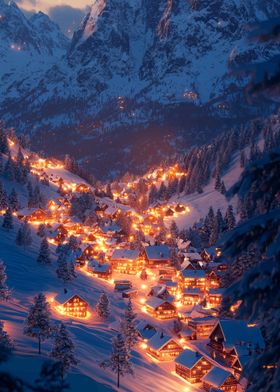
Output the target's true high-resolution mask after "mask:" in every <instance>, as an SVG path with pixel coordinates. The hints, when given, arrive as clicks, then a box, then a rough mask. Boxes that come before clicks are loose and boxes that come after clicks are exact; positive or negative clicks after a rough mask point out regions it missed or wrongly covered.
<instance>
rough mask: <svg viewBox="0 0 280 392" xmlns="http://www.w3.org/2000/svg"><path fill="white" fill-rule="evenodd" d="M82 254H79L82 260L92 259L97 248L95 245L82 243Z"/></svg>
mask: <svg viewBox="0 0 280 392" xmlns="http://www.w3.org/2000/svg"><path fill="white" fill-rule="evenodd" d="M80 249H81V255H80V256H79V258H80V259H82V260H90V259H91V258H92V257H93V256H94V255H95V253H96V252H95V249H94V246H93V245H89V244H81V246H80Z"/></svg>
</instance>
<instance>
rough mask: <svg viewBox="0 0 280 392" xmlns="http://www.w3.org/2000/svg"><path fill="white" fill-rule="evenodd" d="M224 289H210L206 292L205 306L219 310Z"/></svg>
mask: <svg viewBox="0 0 280 392" xmlns="http://www.w3.org/2000/svg"><path fill="white" fill-rule="evenodd" d="M224 292H225V289H221V288H219V289H212V288H210V289H209V290H208V293H207V296H206V301H207V306H208V307H210V308H219V307H220V306H221V304H222V300H223V295H224Z"/></svg>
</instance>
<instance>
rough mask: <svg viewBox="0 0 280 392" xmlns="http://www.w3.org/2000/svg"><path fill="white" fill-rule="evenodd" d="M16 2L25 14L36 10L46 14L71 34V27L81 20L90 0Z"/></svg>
mask: <svg viewBox="0 0 280 392" xmlns="http://www.w3.org/2000/svg"><path fill="white" fill-rule="evenodd" d="M16 2H17V3H18V5H19V7H20V8H21V9H22V10H23V11H25V13H26V14H31V13H33V12H38V11H42V12H44V13H46V14H48V15H49V16H50V17H51V19H52V20H54V21H55V22H56V23H57V24H58V25H59V26H60V27H61V29H62V31H64V32H65V33H66V34H67V33H68V35H71V33H72V31H73V29H75V28H76V27H77V26H78V25H79V23H80V22H81V19H82V18H83V16H84V15H85V13H86V10H87V8H88V6H89V4H90V3H91V0H16ZM68 30H69V31H68Z"/></svg>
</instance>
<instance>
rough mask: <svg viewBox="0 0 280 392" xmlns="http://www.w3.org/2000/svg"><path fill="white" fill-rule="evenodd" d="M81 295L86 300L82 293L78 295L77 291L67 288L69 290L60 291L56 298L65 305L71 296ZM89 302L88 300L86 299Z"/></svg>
mask: <svg viewBox="0 0 280 392" xmlns="http://www.w3.org/2000/svg"><path fill="white" fill-rule="evenodd" d="M75 296H77V297H79V298H81V299H82V300H84V301H86V300H85V299H84V298H83V297H82V296H81V295H78V294H76V293H74V292H73V291H72V290H67V292H66V293H65V292H64V291H63V292H61V293H58V294H57V295H56V296H55V298H54V300H55V301H56V302H57V303H59V304H60V305H64V304H65V303H66V302H68V301H69V300H70V299H71V298H73V297H75ZM86 302H87V301H86Z"/></svg>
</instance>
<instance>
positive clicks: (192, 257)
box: [185, 252, 202, 261]
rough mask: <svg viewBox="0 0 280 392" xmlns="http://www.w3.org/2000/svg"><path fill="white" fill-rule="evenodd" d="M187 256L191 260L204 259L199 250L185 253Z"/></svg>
mask: <svg viewBox="0 0 280 392" xmlns="http://www.w3.org/2000/svg"><path fill="white" fill-rule="evenodd" d="M185 256H186V257H187V258H188V259H189V260H190V261H200V260H202V257H201V256H200V254H199V253H198V252H188V253H185Z"/></svg>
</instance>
